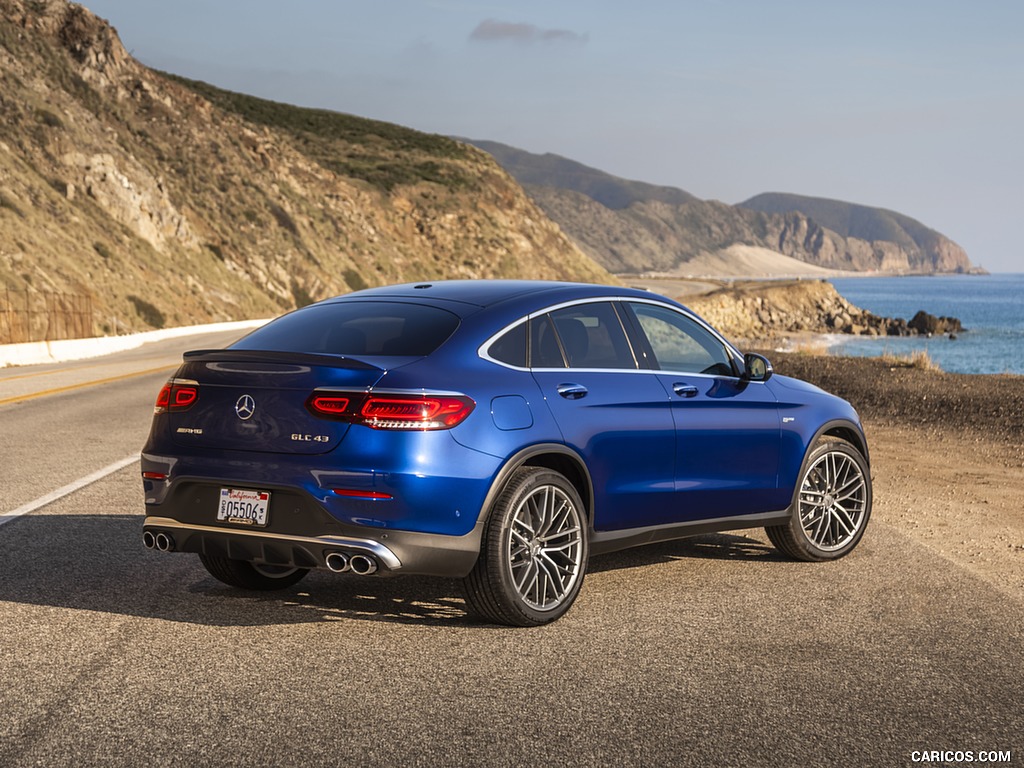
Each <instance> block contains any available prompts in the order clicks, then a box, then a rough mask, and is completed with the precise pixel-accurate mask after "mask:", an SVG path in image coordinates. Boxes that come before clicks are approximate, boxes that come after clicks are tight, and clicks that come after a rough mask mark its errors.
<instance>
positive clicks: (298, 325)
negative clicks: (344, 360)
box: [231, 301, 459, 357]
mask: <svg viewBox="0 0 1024 768" xmlns="http://www.w3.org/2000/svg"><path fill="white" fill-rule="evenodd" d="M458 325H459V318H458V316H456V315H453V314H452V313H451V312H448V311H446V310H443V309H438V308H437V307H429V306H426V305H423V304H403V303H399V302H388V301H376V302H369V301H351V302H344V301H343V302H339V303H337V304H316V305H313V306H310V307H305V308H304V309H300V310H297V311H296V312H292V313H290V314H287V315H284V316H283V317H279V318H278V319H277V320H274V321H273V322H271V323H267V325H265V326H263V327H262V328H258V329H257V330H255V331H253V332H252V333H250V334H249V335H248V336H246V337H245V338H243V339H240V340H239V341H237V342H235V343H234V344H233V345H232V346H231V349H252V350H266V351H275V352H278V351H280V352H310V353H315V354H323V355H349V356H351V357H359V356H378V355H383V356H395V357H406V356H412V357H422V356H424V355H429V354H430V353H431V352H433V351H434V350H435V349H437V348H438V347H439V346H441V344H442V343H443V342H444V341H445V340H446V339H447V338H448V337H449V336H451V335H452V333H453V332H454V331H455V329H456V328H457V327H458Z"/></svg>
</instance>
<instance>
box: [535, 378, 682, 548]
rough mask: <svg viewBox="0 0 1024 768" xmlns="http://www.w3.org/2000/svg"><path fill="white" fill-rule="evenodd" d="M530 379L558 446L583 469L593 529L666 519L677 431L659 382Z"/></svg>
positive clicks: (671, 502)
mask: <svg viewBox="0 0 1024 768" xmlns="http://www.w3.org/2000/svg"><path fill="white" fill-rule="evenodd" d="M533 375H534V378H536V380H537V383H538V384H539V385H540V388H541V391H542V392H543V393H544V398H545V400H546V402H547V404H548V406H549V408H550V409H551V413H552V415H553V416H554V417H555V421H556V422H557V424H558V427H559V429H560V430H561V432H562V436H563V439H564V440H565V442H566V443H567V444H568V445H569V446H570V447H572V448H573V449H575V450H576V451H577V452H578V453H579V454H580V455H581V456H583V457H584V458H585V460H586V462H587V467H588V468H589V470H590V474H591V479H592V481H593V484H594V506H595V509H594V528H595V529H597V530H619V529H622V528H635V527H639V526H644V525H652V524H654V523H653V521H657V520H662V519H664V518H665V516H666V515H668V514H669V513H670V511H671V510H672V509H673V507H674V492H675V452H676V432H675V425H674V424H673V421H672V414H671V412H670V410H669V403H668V398H667V397H666V396H665V390H664V389H663V388H662V386H661V384H660V383H659V382H658V381H657V379H656V378H655V377H654V376H652V375H650V374H649V373H643V372H635V371H634V372H626V371H582V370H581V371H576V370H572V369H566V370H562V371H551V370H541V371H534V372H533ZM560 390H561V392H562V393H561V394H560V393H559V391H560Z"/></svg>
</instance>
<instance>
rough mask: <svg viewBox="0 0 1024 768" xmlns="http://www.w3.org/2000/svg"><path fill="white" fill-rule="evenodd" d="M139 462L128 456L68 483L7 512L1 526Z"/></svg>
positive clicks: (1, 517)
mask: <svg viewBox="0 0 1024 768" xmlns="http://www.w3.org/2000/svg"><path fill="white" fill-rule="evenodd" d="M138 460H139V454H137V453H135V454H132V455H131V456H126V457H125V458H123V459H121V460H120V461H115V462H114V463H113V464H111V465H109V466H106V467H104V468H103V469H98V470H96V471H95V472H93V473H92V474H91V475H86V476H85V477H81V478H79V479H78V480H75V481H74V482H73V483H68V484H67V485H65V486H64V487H63V488H58V489H57V490H56V491H51V492H50V493H48V494H46V495H45V496H40V497H39V498H38V499H36V500H35V501H30V502H29V503H28V504H22V505H21V506H20V507H18V508H17V509H16V510H14V511H13V512H5V513H3V514H2V515H0V525H3V524H4V523H9V522H11V521H12V520H17V519H18V518H19V517H22V516H23V515H27V514H28V513H30V512H35V511H36V510H37V509H39V508H40V507H45V506H46V505H47V504H51V503H53V502H55V501H57V499H62V498H64V497H65V496H67V495H68V494H71V493H74V492H75V491H77V490H80V489H82V488H85V486H87V485H91V484H92V483H95V482H96V481H97V480H102V479H103V478H104V477H106V476H107V475H112V474H114V473H115V472H117V471H118V470H119V469H124V468H125V467H127V466H129V465H131V464H134V463H135V462H137V461H138Z"/></svg>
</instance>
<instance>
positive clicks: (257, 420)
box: [167, 350, 384, 454]
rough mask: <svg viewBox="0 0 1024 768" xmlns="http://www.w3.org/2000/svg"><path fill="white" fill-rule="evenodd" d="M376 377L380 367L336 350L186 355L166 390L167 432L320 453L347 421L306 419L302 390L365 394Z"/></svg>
mask: <svg viewBox="0 0 1024 768" xmlns="http://www.w3.org/2000/svg"><path fill="white" fill-rule="evenodd" d="M383 374H384V370H383V369H382V368H379V367H377V366H374V365H371V364H369V363H365V362H362V361H360V360H356V359H353V358H350V357H342V356H339V355H316V354H305V353H292V352H260V351H250V350H215V351H210V350H200V351H196V352H187V353H185V359H184V363H183V364H182V366H181V368H180V369H179V370H178V373H177V374H176V375H175V378H174V379H173V380H172V384H173V387H172V389H171V390H170V391H169V393H170V402H169V404H168V407H167V411H168V414H167V415H168V417H169V419H170V431H171V436H172V438H173V439H174V441H175V442H176V443H178V444H179V445H182V446H188V447H194V448H212V449H221V450H237V451H256V452H263V453H288V454H318V453H326V452H328V451H331V450H333V449H334V448H336V447H337V446H338V444H339V443H340V442H341V441H342V440H343V439H344V437H345V434H346V433H347V432H348V429H349V426H350V424H349V423H347V422H345V421H338V420H329V419H322V418H317V417H316V416H314V415H313V414H312V413H311V412H310V411H309V410H308V409H307V406H306V403H307V401H308V399H309V397H310V395H311V394H312V393H313V391H314V390H324V389H328V390H338V391H354V392H361V391H365V390H366V389H368V388H370V387H372V386H373V385H374V384H375V383H376V382H377V381H378V380H379V379H380V377H381V376H382V375H383Z"/></svg>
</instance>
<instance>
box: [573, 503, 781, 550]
mask: <svg viewBox="0 0 1024 768" xmlns="http://www.w3.org/2000/svg"><path fill="white" fill-rule="evenodd" d="M788 520H789V510H788V509H783V510H780V511H778V512H762V513H759V514H756V515H740V516H733V517H716V518H714V519H712V520H698V521H696V522H692V523H680V524H672V525H652V526H648V527H646V528H627V529H625V530H621V531H593V532H592V533H591V535H590V554H591V555H603V554H606V553H608V552H617V551H619V550H620V549H629V548H630V547H640V546H643V545H644V544H657V543H658V542H660V541H672V540H674V539H685V538H686V537H687V536H699V535H700V534H702V533H720V532H721V531H738V530H742V529H744V528H763V527H764V526H766V525H782V524H784V523H786V522H787V521H788Z"/></svg>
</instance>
